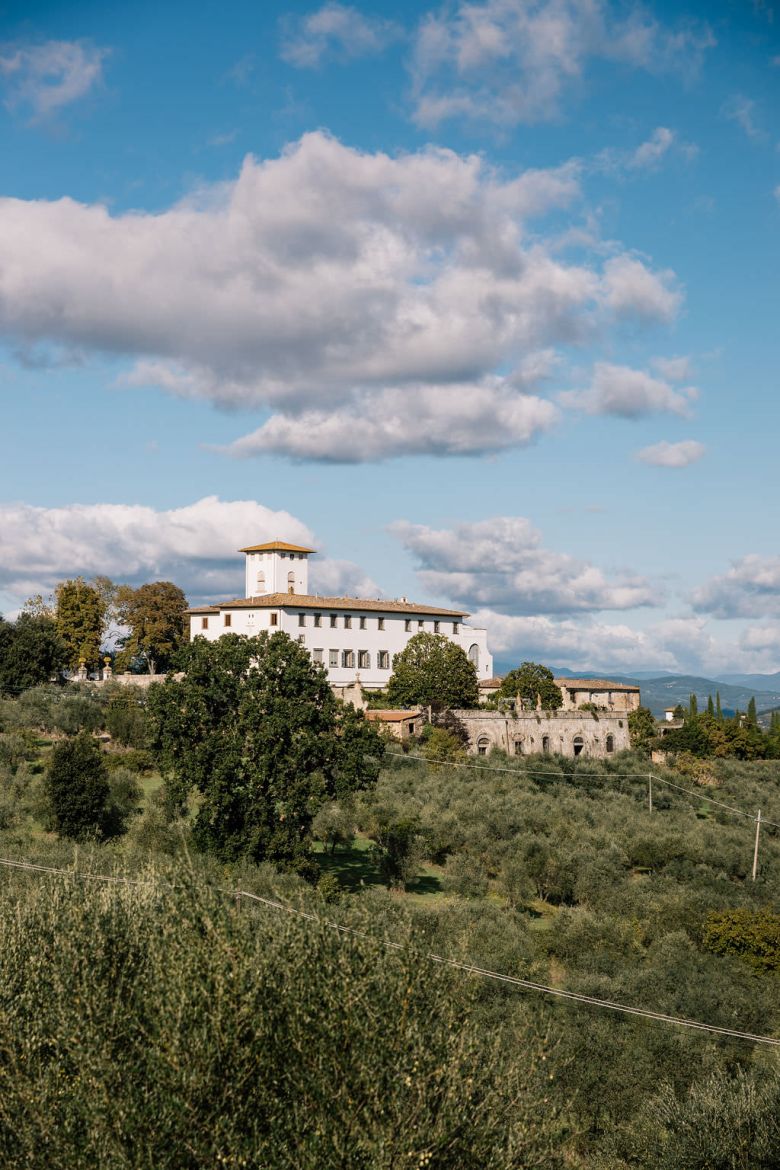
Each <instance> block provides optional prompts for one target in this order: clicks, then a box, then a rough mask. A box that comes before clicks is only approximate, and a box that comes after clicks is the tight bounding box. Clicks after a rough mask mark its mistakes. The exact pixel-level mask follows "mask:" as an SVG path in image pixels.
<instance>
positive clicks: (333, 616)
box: [330, 613, 339, 630]
mask: <svg viewBox="0 0 780 1170" xmlns="http://www.w3.org/2000/svg"><path fill="white" fill-rule="evenodd" d="M338 620H339V619H338V617H337V616H336V614H335V613H332V614H331V615H330V628H331V629H332V630H335V628H336V626H337V624H338Z"/></svg>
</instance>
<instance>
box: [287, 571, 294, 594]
mask: <svg viewBox="0 0 780 1170" xmlns="http://www.w3.org/2000/svg"><path fill="white" fill-rule="evenodd" d="M287 592H288V593H294V592H295V573H293V572H292V571H291V572H289V573H288V574H287Z"/></svg>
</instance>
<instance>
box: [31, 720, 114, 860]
mask: <svg viewBox="0 0 780 1170" xmlns="http://www.w3.org/2000/svg"><path fill="white" fill-rule="evenodd" d="M45 786H46V794H47V797H48V800H49V808H50V812H51V818H52V825H53V828H54V829H55V831H56V832H57V833H59V835H60V836H61V837H70V838H72V839H73V840H75V841H83V840H88V839H90V838H100V837H104V836H109V835H111V833H112V830H113V828H114V823H113V819H112V816H111V811H110V795H111V789H110V785H109V782H108V770H107V768H106V765H105V763H104V761H103V754H102V752H101V750H100V745H99V744H98V743H96V741H95V740H94V739H93V738H92V736H90V735H88V734H87V732H85V731H81V732H79V734H78V735H76V736H74V737H73V738H72V739H66V740H63V741H62V743H58V744H56V745H55V747H54V748H53V749H52V753H51V757H50V759H49V765H48V768H47V771H46V782H45Z"/></svg>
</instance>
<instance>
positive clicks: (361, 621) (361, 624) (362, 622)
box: [360, 617, 366, 630]
mask: <svg viewBox="0 0 780 1170" xmlns="http://www.w3.org/2000/svg"><path fill="white" fill-rule="evenodd" d="M360 628H361V630H364V629H365V628H366V619H365V618H364V617H362V618H361V619H360Z"/></svg>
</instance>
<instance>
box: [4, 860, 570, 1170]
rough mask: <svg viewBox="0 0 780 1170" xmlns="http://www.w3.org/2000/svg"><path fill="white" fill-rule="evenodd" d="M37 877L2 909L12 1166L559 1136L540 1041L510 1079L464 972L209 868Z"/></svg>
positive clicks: (482, 1163)
mask: <svg viewBox="0 0 780 1170" xmlns="http://www.w3.org/2000/svg"><path fill="white" fill-rule="evenodd" d="M24 880H26V881H32V880H37V882H38V884H36V885H35V886H34V887H31V888H30V890H29V893H28V894H27V896H26V897H24V898H22V900H21V901H19V902H18V903H17V904H16V906H15V907H14V906H13V903H12V902H11V901H10V899H9V900H8V903H7V904H6V906H5V907H3V916H2V921H3V922H4V927H3V935H4V937H3V940H2V946H1V947H0V1015H2V1018H3V1029H2V1033H1V1036H0V1164H1V1165H2V1166H3V1167H4V1170H17V1168H18V1170H21V1168H23V1167H24V1168H25V1170H27V1168H29V1167H44V1166H45V1167H46V1168H47V1170H80V1168H82V1167H83V1168H84V1170H87V1168H89V1170H92V1168H94V1167H96V1166H99V1167H100V1168H101V1170H119V1168H122V1170H125V1168H134V1167H139V1168H140V1167H145V1168H146V1167H148V1168H151V1167H153V1168H154V1170H190V1168H192V1170H195V1168H196V1167H197V1168H200V1167H209V1168H211V1167H215V1168H216V1167H222V1166H231V1167H239V1166H240V1167H250V1168H252V1167H255V1168H257V1170H260V1168H263V1170H267V1168H276V1167H279V1168H288V1167H289V1170H293V1168H294V1170H328V1168H329V1167H345V1168H346V1167H355V1168H358V1167H360V1168H361V1170H373V1168H377V1170H379V1168H382V1170H385V1168H386V1170H391V1168H392V1170H404V1168H407V1167H408V1168H409V1170H411V1168H412V1167H415V1168H416V1167H423V1166H425V1167H431V1168H446V1167H452V1168H453V1170H454V1168H455V1167H457V1168H458V1170H468V1168H470V1167H472V1168H474V1170H478V1168H479V1170H483V1168H489V1167H509V1166H520V1165H528V1164H540V1162H541V1161H542V1153H541V1152H542V1149H543V1147H544V1146H545V1144H546V1143H548V1142H552V1140H553V1136H554V1135H553V1120H552V1117H553V1111H552V1110H551V1108H550V1106H545V1105H543V1102H542V1097H543V1094H544V1093H545V1092H546V1088H545V1084H546V1082H547V1079H548V1078H547V1076H546V1075H543V1073H542V1072H537V1071H536V1070H545V1069H546V1066H545V1065H544V1063H543V1059H540V1057H543V1055H544V1054H543V1053H541V1046H540V1045H534V1043H533V1042H532V1040H531V1037H530V1033H529V1034H528V1035H526V1036H525V1037H523V1036H516V1037H515V1040H516V1042H517V1044H518V1045H519V1047H520V1050H522V1051H523V1061H522V1067H523V1069H524V1072H523V1075H522V1076H518V1075H517V1074H512V1073H510V1072H508V1070H507V1066H506V1063H505V1062H504V1061H503V1060H502V1058H501V1054H500V1053H499V1052H498V1051H497V1050H496V1048H495V1046H494V1044H493V1042H492V1040H491V1039H490V1037H489V1036H485V1034H484V1032H483V1031H482V1029H480V1028H476V1027H473V1026H472V1025H471V1024H470V1016H469V1013H470V1010H471V1004H470V1000H469V996H470V995H471V993H472V990H473V987H472V984H471V983H470V981H469V980H464V978H463V976H462V975H459V976H458V975H455V974H453V973H452V972H448V971H446V970H442V969H440V968H436V967H432V966H431V965H429V964H427V963H425V962H423V961H422V960H420V959H417V958H416V957H415V955H414V954H413V953H412V952H406V951H403V952H398V951H388V950H387V949H386V948H384V947H382V946H381V945H380V944H379V943H375V942H373V941H370V940H364V939H361V938H352V937H351V938H344V937H343V936H340V935H337V934H336V933H335V932H334V931H333V929H332V928H327V927H324V926H319V925H317V924H316V923H312V922H308V921H302V920H300V919H297V918H293V917H291V916H288V915H286V914H281V913H278V912H274V911H272V910H268V909H260V910H259V911H258V910H254V909H253V908H250V907H249V906H248V905H247V906H246V907H245V908H243V909H237V908H236V907H235V906H234V905H233V903H232V900H231V899H229V898H226V897H224V896H223V895H221V894H219V893H217V892H214V891H210V890H209V889H208V888H207V887H206V886H205V885H203V884H202V883H198V882H196V881H195V880H191V881H188V882H187V884H186V886H184V887H180V888H178V889H172V888H170V887H168V886H165V885H164V884H161V883H160V882H159V881H155V882H152V883H151V884H145V885H144V884H142V885H138V886H134V887H118V888H117V887H115V886H107V887H99V888H96V887H94V886H93V887H90V886H87V887H86V888H84V887H80V886H78V885H77V884H75V883H73V884H67V883H63V882H58V881H52V882H50V881H49V879H29V878H26V879H25V878H18V879H14V883H15V888H16V889H17V890H18V889H19V885H18V883H19V882H21V881H24ZM12 907H13V908H12ZM352 921H353V922H355V921H356V919H355V917H354V916H353V918H352ZM362 925H363V926H364V928H365V922H364V923H362ZM537 1156H538V1157H537ZM550 1158H551V1159H553V1160H548V1158H547V1157H546V1155H545V1156H544V1158H543V1164H544V1165H548V1166H550V1165H554V1164H555V1163H554V1157H553V1155H552V1153H550Z"/></svg>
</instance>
